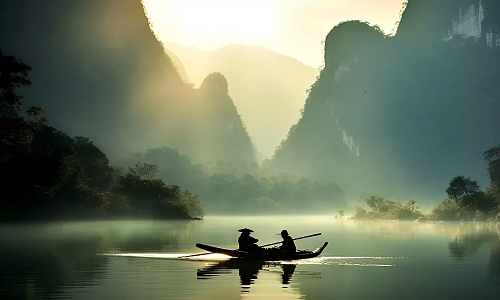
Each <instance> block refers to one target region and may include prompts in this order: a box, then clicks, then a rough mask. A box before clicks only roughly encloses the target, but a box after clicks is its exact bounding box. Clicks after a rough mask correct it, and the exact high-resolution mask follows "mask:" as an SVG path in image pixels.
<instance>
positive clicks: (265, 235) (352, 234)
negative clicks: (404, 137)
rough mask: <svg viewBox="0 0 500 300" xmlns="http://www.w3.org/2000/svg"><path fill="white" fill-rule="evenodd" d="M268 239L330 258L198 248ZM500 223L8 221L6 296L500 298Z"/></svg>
mask: <svg viewBox="0 0 500 300" xmlns="http://www.w3.org/2000/svg"><path fill="white" fill-rule="evenodd" d="M241 227H249V228H252V229H253V230H255V233H254V236H255V237H257V238H259V239H260V242H261V243H262V244H265V243H271V242H274V241H279V240H280V237H279V236H278V235H276V234H277V233H279V232H280V231H281V229H288V231H289V232H290V234H291V235H292V236H294V237H297V236H301V235H308V234H311V233H317V232H322V235H321V236H319V237H314V238H310V239H304V240H300V241H297V242H296V243H297V246H298V248H300V249H314V248H316V247H319V246H320V245H321V244H322V243H323V242H324V241H328V242H330V244H329V245H328V247H327V248H326V249H325V251H324V252H323V254H322V256H321V257H318V258H315V259H310V260H304V261H298V262H282V263H251V264H248V263H238V262H234V261H229V262H228V261H227V259H226V258H221V257H217V256H207V257H203V256H200V257H197V258H192V259H189V260H187V259H179V258H177V257H178V256H181V255H185V254H192V253H199V252H203V251H200V250H199V249H197V248H196V247H195V243H197V242H199V243H205V244H211V245H216V246H221V247H229V248H235V247H236V240H237V238H238V232H237V231H236V230H237V229H238V228H241ZM499 227H500V226H498V225H490V224H486V223H473V222H470V223H432V224H431V223H405V222H391V221H387V222H385V221H384V222H382V221H380V222H355V221H350V220H344V221H341V220H336V219H332V218H329V217H294V218H292V217H237V218H236V217H210V216H209V217H206V218H205V220H203V221H109V222H58V223H39V224H8V225H0V299H81V300H84V299H89V300H90V299H92V300H94V299H204V300H206V299H385V300H387V299H454V300H456V299H495V300H498V299H500V238H499V237H500V228H499Z"/></svg>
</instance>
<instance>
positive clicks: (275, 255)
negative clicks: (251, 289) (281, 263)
mask: <svg viewBox="0 0 500 300" xmlns="http://www.w3.org/2000/svg"><path fill="white" fill-rule="evenodd" d="M327 245H328V242H325V243H324V244H323V246H321V247H319V248H317V249H316V250H314V251H297V252H295V253H284V252H282V251H280V250H277V249H264V251H262V252H247V251H241V250H232V249H224V248H219V247H214V246H210V245H205V244H196V247H198V248H200V249H203V250H205V251H208V252H212V253H219V254H225V255H228V256H231V257H237V258H244V259H253V260H263V261H273V260H297V259H305V258H313V257H316V256H318V255H320V254H321V252H323V250H324V249H325V248H326V246H327Z"/></svg>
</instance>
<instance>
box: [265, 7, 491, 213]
mask: <svg viewBox="0 0 500 300" xmlns="http://www.w3.org/2000/svg"><path fill="white" fill-rule="evenodd" d="M498 8H499V4H498V2H495V1H465V0H464V1H439V2H438V1H427V0H410V1H409V3H408V6H407V8H406V10H405V11H404V14H403V18H402V20H401V25H400V27H399V29H398V32H397V34H396V35H395V36H394V37H385V36H384V35H383V33H382V32H380V31H379V30H378V29H377V28H373V27H370V26H369V25H367V24H365V23H363V22H358V21H351V22H345V23H342V24H340V25H338V26H336V27H334V28H333V29H332V30H331V32H330V33H329V34H328V36H327V38H326V42H325V68H324V70H323V71H322V72H321V75H320V77H319V79H318V81H316V82H315V83H314V85H313V86H312V88H311V92H310V93H309V95H308V98H307V100H306V104H305V107H304V113H303V116H302V118H301V119H300V121H299V122H298V123H297V125H296V126H293V127H292V128H291V129H290V133H289V136H288V138H287V139H286V141H285V142H284V143H282V144H281V145H280V147H279V149H278V150H277V151H276V153H275V155H274V156H273V159H272V160H271V162H270V163H269V167H270V168H273V169H274V170H275V171H276V172H280V171H287V172H292V173H296V174H304V175H309V176H316V177H327V178H331V179H333V180H335V181H337V182H339V184H340V186H341V187H342V188H343V189H345V190H347V192H348V193H349V194H350V195H351V197H353V196H354V197H357V196H359V197H363V196H362V195H365V196H366V195H367V194H379V195H383V196H387V197H399V198H400V199H401V200H404V199H414V200H422V201H423V202H424V203H425V202H427V203H428V201H430V200H438V199H440V198H441V197H444V195H445V193H444V190H445V189H446V187H447V184H448V182H449V181H450V180H451V178H452V177H454V176H457V175H465V176H470V177H472V178H473V179H476V180H479V182H480V184H482V186H483V187H484V186H487V185H488V184H489V182H488V177H487V173H486V167H485V163H484V161H483V158H482V152H483V151H485V150H487V149H489V148H490V147H492V146H494V145H496V144H498V143H499V142H500V131H498V128H500V118H499V115H500V101H498V95H499V94H500V85H498V84H497V82H498V80H499V79H500V73H499V72H500V67H499V66H500V47H498V46H500V43H499V44H498V46H497V42H496V41H495V40H494V39H493V40H491V36H493V37H496V36H498V34H497V33H496V31H495V30H497V29H496V28H500V27H499V26H498V25H496V24H497V23H498V22H499V20H498V18H496V17H495V16H498V14H496V15H495V14H492V12H497V11H498ZM481 10H482V11H483V12H484V16H482V15H481V13H478V12H480V11H481ZM478 16H479V18H478ZM457 20H458V21H457ZM478 20H479V21H478ZM461 24H462V25H461ZM465 24H471V26H472V27H471V28H469V29H470V31H468V32H469V33H471V34H472V33H474V32H475V35H470V34H465V33H466V31H465V29H464V28H465V27H464V26H465ZM477 24H479V26H478V25H477ZM492 24H493V25H492ZM457 28H458V29H457ZM474 28H475V29H478V28H479V29H480V31H474V30H475V29H474Z"/></svg>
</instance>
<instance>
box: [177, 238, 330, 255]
mask: <svg viewBox="0 0 500 300" xmlns="http://www.w3.org/2000/svg"><path fill="white" fill-rule="evenodd" d="M318 235H321V232H320V233H315V234H310V235H306V236H301V237H298V238H294V239H292V240H293V241H296V240H301V239H305V238H309V237H313V236H318ZM281 243H283V241H281V242H276V243H271V244H267V245H264V246H260V247H262V248H263V247H269V246H273V245H277V244H281ZM207 254H213V252H207V253H197V254H191V255H184V256H180V257H179V258H187V257H195V256H202V255H207Z"/></svg>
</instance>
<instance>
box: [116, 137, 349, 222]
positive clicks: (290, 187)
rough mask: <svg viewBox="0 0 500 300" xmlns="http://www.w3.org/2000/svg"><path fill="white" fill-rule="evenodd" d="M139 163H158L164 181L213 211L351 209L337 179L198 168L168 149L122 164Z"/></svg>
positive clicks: (229, 164) (228, 166)
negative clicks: (193, 196) (196, 198)
mask: <svg viewBox="0 0 500 300" xmlns="http://www.w3.org/2000/svg"><path fill="white" fill-rule="evenodd" d="M136 161H143V162H146V163H150V164H154V165H157V166H158V171H159V172H158V176H159V177H160V178H161V179H163V180H165V181H166V182H172V183H175V184H179V185H181V186H184V187H186V188H188V189H189V190H191V191H193V192H195V193H196V194H198V195H200V197H202V199H203V202H205V203H207V204H208V206H207V211H209V212H210V213H232V214H234V213H240V214H276V213H303V212H309V213H320V212H322V213H324V212H328V211H329V212H333V211H336V209H337V210H338V209H341V208H345V207H346V201H345V197H344V192H343V190H342V189H341V188H340V187H339V186H338V185H337V183H335V182H333V181H329V180H324V181H321V180H315V181H311V180H309V179H307V178H301V177H295V176H292V175H288V174H283V173H282V174H278V175H273V174H272V173H270V172H269V171H268V170H267V169H266V168H265V167H262V168H261V167H260V166H259V165H257V164H256V163H242V162H240V161H234V160H230V161H223V160H217V161H216V162H211V163H210V162H209V163H206V164H195V163H193V162H192V160H191V159H190V158H189V157H188V156H186V155H182V154H180V153H179V152H178V151H177V150H174V149H171V148H167V147H162V148H156V149H148V150H146V151H145V152H144V153H137V154H135V155H133V156H132V157H131V158H130V159H128V160H126V161H122V162H121V164H123V165H124V166H132V165H133V164H134V163H135V162H136Z"/></svg>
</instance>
